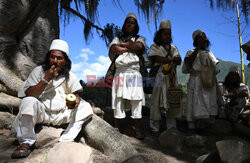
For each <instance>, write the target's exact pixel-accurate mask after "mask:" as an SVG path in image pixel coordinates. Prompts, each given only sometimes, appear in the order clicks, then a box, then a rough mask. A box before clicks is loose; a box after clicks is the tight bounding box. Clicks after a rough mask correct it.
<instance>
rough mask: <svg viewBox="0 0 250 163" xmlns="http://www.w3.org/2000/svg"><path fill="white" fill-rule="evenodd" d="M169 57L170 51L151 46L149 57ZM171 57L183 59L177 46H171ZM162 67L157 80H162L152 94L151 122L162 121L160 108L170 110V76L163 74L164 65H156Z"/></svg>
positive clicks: (155, 85)
mask: <svg viewBox="0 0 250 163" xmlns="http://www.w3.org/2000/svg"><path fill="white" fill-rule="evenodd" d="M167 55H168V51H167V50H166V49H165V48H164V47H163V46H157V45H156V44H153V45H151V47H150V50H149V55H148V56H149V57H152V56H160V57H166V56H167ZM170 57H181V56H180V53H179V51H178V49H177V47H176V46H174V45H171V55H168V58H170ZM158 65H160V68H159V70H158V73H157V74H156V78H158V79H160V80H161V82H159V83H157V84H156V83H154V88H153V92H152V97H151V98H152V99H151V101H152V105H151V109H150V119H151V120H161V113H160V107H162V108H164V109H165V110H168V109H169V104H168V99H167V89H168V88H169V86H170V83H169V82H170V80H169V75H165V74H163V73H162V70H163V66H164V65H163V64H162V63H157V62H155V63H154V66H158ZM175 85H176V86H177V85H178V81H177V79H176V82H175Z"/></svg>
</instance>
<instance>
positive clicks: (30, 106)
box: [19, 96, 40, 113]
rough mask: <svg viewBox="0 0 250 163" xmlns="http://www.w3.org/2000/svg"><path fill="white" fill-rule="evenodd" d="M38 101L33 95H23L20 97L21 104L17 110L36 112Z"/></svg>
mask: <svg viewBox="0 0 250 163" xmlns="http://www.w3.org/2000/svg"><path fill="white" fill-rule="evenodd" d="M39 103H40V101H39V100H38V99H37V98H35V97H31V96H28V97H25V98H23V99H22V101H21V104H20V106H19V111H20V112H24V113H26V112H29V111H30V112H36V111H37V109H38V105H39Z"/></svg>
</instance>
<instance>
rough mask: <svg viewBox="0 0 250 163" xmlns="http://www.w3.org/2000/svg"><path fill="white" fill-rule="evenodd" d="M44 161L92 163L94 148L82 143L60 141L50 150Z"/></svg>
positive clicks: (54, 162) (50, 162)
mask: <svg viewBox="0 0 250 163" xmlns="http://www.w3.org/2000/svg"><path fill="white" fill-rule="evenodd" d="M44 162H46V163H56V162H58V163H59V162H60V163H69V162H70V163H92V162H93V158H92V149H91V148H90V147H89V146H87V145H85V144H81V143H75V142H60V143H57V144H56V145H55V146H54V147H53V148H51V149H50V150H49V152H48V154H47V156H46V158H45V159H44Z"/></svg>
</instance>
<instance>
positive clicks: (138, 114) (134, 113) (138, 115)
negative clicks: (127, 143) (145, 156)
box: [130, 100, 145, 139]
mask: <svg viewBox="0 0 250 163" xmlns="http://www.w3.org/2000/svg"><path fill="white" fill-rule="evenodd" d="M130 103H131V107H132V108H131V118H132V119H133V120H134V127H135V138H137V139H144V138H145V136H144V134H143V133H142V132H141V129H140V121H141V119H142V101H139V100H131V101H130Z"/></svg>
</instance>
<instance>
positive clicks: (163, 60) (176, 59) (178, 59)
mask: <svg viewBox="0 0 250 163" xmlns="http://www.w3.org/2000/svg"><path fill="white" fill-rule="evenodd" d="M152 59H153V60H154V61H155V62H158V63H163V64H167V63H170V62H172V61H173V62H174V63H175V64H176V65H180V64H181V57H170V58H166V57H161V56H152Z"/></svg>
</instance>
